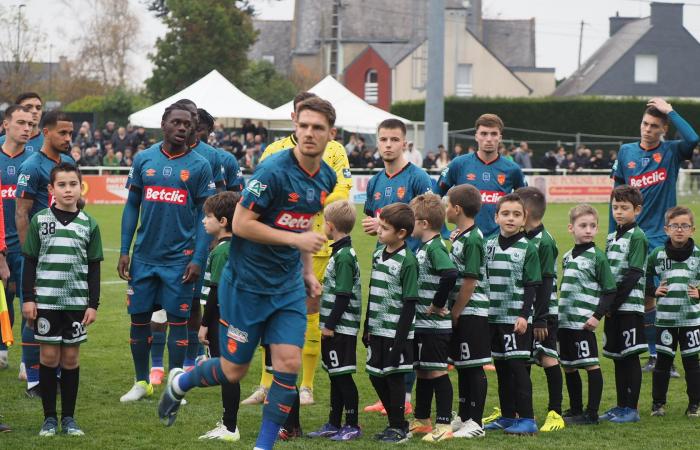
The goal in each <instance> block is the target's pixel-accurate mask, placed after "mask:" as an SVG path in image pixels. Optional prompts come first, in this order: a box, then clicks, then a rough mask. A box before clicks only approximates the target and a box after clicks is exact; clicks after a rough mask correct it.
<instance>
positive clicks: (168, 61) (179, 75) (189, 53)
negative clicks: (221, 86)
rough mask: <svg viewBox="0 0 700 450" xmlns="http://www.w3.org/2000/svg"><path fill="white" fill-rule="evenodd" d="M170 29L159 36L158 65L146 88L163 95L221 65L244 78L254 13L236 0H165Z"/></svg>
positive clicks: (153, 57)
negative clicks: (252, 14) (243, 7)
mask: <svg viewBox="0 0 700 450" xmlns="http://www.w3.org/2000/svg"><path fill="white" fill-rule="evenodd" d="M163 5H164V8H167V14H166V15H165V16H163V21H164V22H165V24H166V25H167V27H168V32H167V33H166V35H165V36H164V37H163V38H158V40H157V41H156V53H155V54H150V55H149V58H150V59H151V61H153V64H154V65H155V67H154V69H153V75H152V76H151V78H149V79H148V80H146V88H147V90H148V92H149V93H150V94H151V96H152V97H153V98H154V99H162V98H164V97H167V96H169V95H172V94H173V93H174V92H177V91H178V90H180V89H183V88H185V87H186V86H188V85H190V84H191V83H193V82H194V81H196V80H198V79H199V78H201V77H203V76H204V75H206V74H207V73H209V72H210V71H211V70H212V69H217V70H218V71H219V72H221V74H222V75H223V76H224V77H226V78H227V79H229V80H231V81H232V82H234V83H240V82H241V81H242V74H243V72H244V70H245V68H246V66H247V63H248V60H247V57H246V54H247V52H248V49H249V48H250V46H251V45H253V43H254V42H255V39H256V37H257V31H255V29H254V28H253V22H252V18H251V14H250V13H249V12H248V10H242V9H240V7H239V3H238V2H233V1H230V0H208V1H202V0H164V3H163Z"/></svg>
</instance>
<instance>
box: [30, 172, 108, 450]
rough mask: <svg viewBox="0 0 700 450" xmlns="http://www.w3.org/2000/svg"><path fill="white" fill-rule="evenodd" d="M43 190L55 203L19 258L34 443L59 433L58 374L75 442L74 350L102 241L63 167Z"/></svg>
mask: <svg viewBox="0 0 700 450" xmlns="http://www.w3.org/2000/svg"><path fill="white" fill-rule="evenodd" d="M49 179H50V181H49V185H48V189H49V194H51V195H52V196H53V198H54V204H53V205H52V206H51V207H50V208H47V209H44V210H42V211H39V212H38V213H36V214H35V215H34V217H33V218H32V220H31V222H30V224H29V229H28V231H27V235H26V239H25V241H24V245H23V246H22V252H23V254H24V270H23V272H22V292H23V295H24V304H23V305H22V313H23V315H24V317H25V318H26V319H27V320H31V321H34V331H35V337H36V340H37V341H38V342H39V346H40V349H39V351H40V366H39V383H40V384H41V401H42V405H43V408H44V424H43V425H42V427H41V431H39V436H54V435H55V434H56V432H57V428H58V418H57V414H56V395H57V388H58V380H57V378H56V370H57V369H58V367H59V366H60V368H61V431H62V432H63V433H64V434H68V435H73V436H82V435H84V434H85V433H83V431H82V430H81V429H80V427H79V426H78V424H77V423H76V422H75V419H74V413H75V402H76V400H77V397H78V383H79V380H80V367H79V351H80V344H81V343H83V342H85V341H86V340H87V330H86V329H85V327H87V326H88V325H90V324H91V323H93V322H94V321H95V319H96V317H97V307H98V306H99V302H100V261H102V259H103V256H102V240H101V238H100V228H99V226H98V225H97V222H96V221H95V219H94V218H93V217H92V216H90V215H88V214H87V213H85V212H84V211H81V210H80V209H79V208H78V200H79V199H80V192H81V180H82V177H81V175H80V172H79V171H78V169H77V168H76V167H75V166H74V165H72V164H69V163H59V164H58V165H57V166H56V167H54V168H53V169H52V170H51V174H50V178H49Z"/></svg>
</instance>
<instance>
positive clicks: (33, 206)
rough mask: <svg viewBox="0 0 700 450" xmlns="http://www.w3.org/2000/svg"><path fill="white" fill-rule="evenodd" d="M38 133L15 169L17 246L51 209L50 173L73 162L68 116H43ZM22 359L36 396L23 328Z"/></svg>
mask: <svg viewBox="0 0 700 450" xmlns="http://www.w3.org/2000/svg"><path fill="white" fill-rule="evenodd" d="M32 120H34V119H33V118H32ZM42 133H43V135H44V143H43V146H42V147H41V150H39V151H34V152H32V154H31V155H29V156H28V157H27V159H25V160H24V161H23V162H22V163H21V164H20V165H19V169H18V170H17V172H18V175H17V191H16V200H15V202H16V205H15V226H16V228H17V237H18V239H19V244H20V246H21V245H23V244H24V237H25V235H26V234H27V229H28V228H29V222H30V221H31V219H32V217H34V215H35V214H36V213H37V212H39V211H41V210H44V209H46V208H48V207H49V206H51V203H52V201H51V200H52V199H51V198H50V197H49V190H48V185H49V181H50V178H49V175H50V173H51V170H52V169H53V168H54V167H56V165H58V164H59V163H61V162H69V163H71V164H74V163H75V162H74V161H73V158H71V157H70V156H69V155H68V152H69V151H70V144H71V135H72V134H73V122H72V121H71V118H70V116H68V115H67V114H65V113H63V112H61V111H51V112H48V113H47V114H46V115H45V116H44V125H43V128H42ZM18 285H21V282H18ZM18 289H19V288H18ZM20 300H21V297H20ZM22 359H23V360H24V364H25V367H26V373H27V391H26V393H27V396H28V397H29V398H34V397H37V396H39V395H40V393H41V392H40V388H39V344H38V343H37V342H36V340H35V339H34V332H33V330H32V329H31V328H30V327H24V329H23V330H22Z"/></svg>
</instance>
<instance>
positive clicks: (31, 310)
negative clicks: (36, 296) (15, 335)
mask: <svg viewBox="0 0 700 450" xmlns="http://www.w3.org/2000/svg"><path fill="white" fill-rule="evenodd" d="M22 317H24V318H25V319H27V320H34V319H36V303H34V302H33V301H31V302H30V301H26V300H25V301H24V303H22Z"/></svg>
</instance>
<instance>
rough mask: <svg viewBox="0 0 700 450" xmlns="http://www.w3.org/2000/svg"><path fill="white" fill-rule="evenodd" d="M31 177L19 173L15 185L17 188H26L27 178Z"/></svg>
mask: <svg viewBox="0 0 700 450" xmlns="http://www.w3.org/2000/svg"><path fill="white" fill-rule="evenodd" d="M30 177H31V176H30V175H27V174H26V173H21V174H19V178H17V185H18V186H26V185H27V183H29V178H30Z"/></svg>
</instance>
